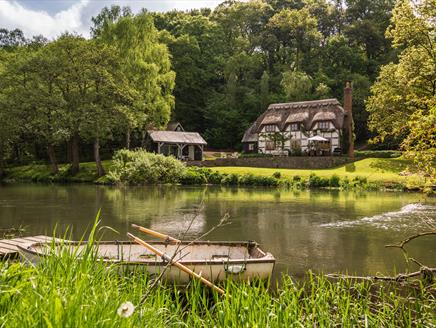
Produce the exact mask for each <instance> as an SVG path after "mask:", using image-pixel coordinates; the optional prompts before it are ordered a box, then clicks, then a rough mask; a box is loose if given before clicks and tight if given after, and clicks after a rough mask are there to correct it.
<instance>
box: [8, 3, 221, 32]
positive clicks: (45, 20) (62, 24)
mask: <svg viewBox="0 0 436 328" xmlns="http://www.w3.org/2000/svg"><path fill="white" fill-rule="evenodd" d="M222 1H223V0H123V1H120V0H112V1H107V0H100V1H90V0H79V1H75V2H72V4H71V5H69V4H70V2H69V1H68V2H64V3H65V4H67V6H64V7H65V9H64V10H61V11H58V12H54V9H55V7H54V2H52V1H41V2H40V3H39V5H38V7H37V8H35V7H34V8H31V7H29V6H26V5H25V4H26V3H25V2H23V1H21V2H20V1H19V0H13V1H7V0H6V1H3V0H0V28H2V27H3V28H7V29H15V28H19V29H21V30H22V31H23V32H24V34H25V35H26V36H27V37H30V36H33V35H39V34H42V35H44V36H45V37H48V38H55V37H57V36H59V35H60V34H62V33H64V32H67V31H68V32H76V33H79V34H82V35H83V36H85V37H89V27H90V25H91V17H92V16H95V15H97V14H98V13H99V12H100V10H101V9H102V8H103V7H105V6H108V7H110V6H111V5H112V4H114V5H119V6H130V7H131V8H132V10H133V11H134V12H138V11H139V10H140V9H141V8H146V9H148V10H149V11H167V10H172V9H180V10H187V9H191V8H202V7H209V8H214V7H216V6H217V5H218V4H219V3H221V2H222ZM27 4H29V3H27ZM68 5H69V6H68ZM41 8H43V9H41ZM56 9H59V8H56Z"/></svg>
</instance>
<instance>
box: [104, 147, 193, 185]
mask: <svg viewBox="0 0 436 328" xmlns="http://www.w3.org/2000/svg"><path fill="white" fill-rule="evenodd" d="M185 170H186V168H185V166H184V164H183V163H182V162H180V161H179V160H177V159H175V158H174V157H171V156H163V155H160V154H152V153H148V152H146V151H145V150H143V149H137V150H128V149H121V150H119V151H117V152H116V153H115V154H114V157H113V161H112V166H111V170H110V172H109V173H108V178H109V180H110V181H112V182H114V183H122V184H130V185H143V184H157V183H177V182H179V180H180V179H182V177H183V176H184V174H185Z"/></svg>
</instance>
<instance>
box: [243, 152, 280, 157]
mask: <svg viewBox="0 0 436 328" xmlns="http://www.w3.org/2000/svg"><path fill="white" fill-rule="evenodd" d="M239 157H240V158H256V157H273V155H272V154H265V153H241V154H239Z"/></svg>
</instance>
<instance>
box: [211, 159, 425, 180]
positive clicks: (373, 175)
mask: <svg viewBox="0 0 436 328" xmlns="http://www.w3.org/2000/svg"><path fill="white" fill-rule="evenodd" d="M411 164H412V162H411V161H409V160H406V159H403V158H366V159H362V160H359V161H356V162H354V163H350V164H346V165H343V166H340V167H337V168H331V169H319V170H304V169H275V168H259V167H231V166H226V167H213V168H212V169H213V170H216V171H218V172H220V173H225V174H247V173H251V174H254V175H261V176H272V175H273V174H274V173H275V172H280V175H281V177H282V178H287V179H292V178H293V177H294V176H300V177H306V178H307V177H309V176H310V174H311V173H315V174H316V175H317V176H320V177H324V178H329V177H331V176H332V175H337V176H339V177H340V178H341V179H342V178H345V177H348V178H349V179H353V178H355V177H365V178H367V180H368V181H369V182H378V183H387V184H389V183H400V184H403V185H405V186H408V187H417V186H422V185H423V184H424V183H425V181H424V178H423V177H421V176H418V175H416V174H412V175H408V176H402V175H400V173H401V172H403V171H406V170H407V169H408V167H409V166H411Z"/></svg>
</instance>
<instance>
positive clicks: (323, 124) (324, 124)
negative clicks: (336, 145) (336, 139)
mask: <svg viewBox="0 0 436 328" xmlns="http://www.w3.org/2000/svg"><path fill="white" fill-rule="evenodd" d="M329 128H330V122H328V121H323V122H319V123H318V129H321V130H328V129H329Z"/></svg>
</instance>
